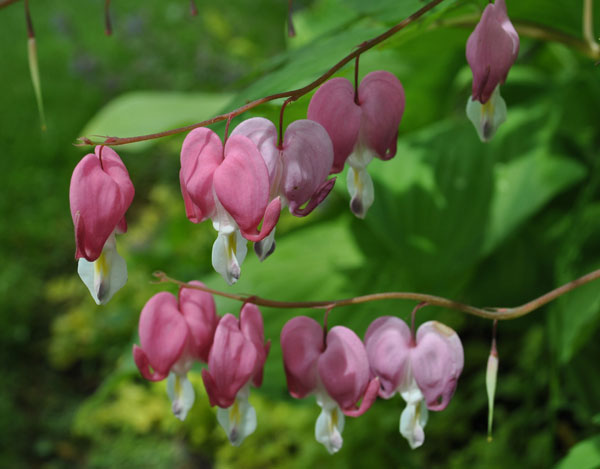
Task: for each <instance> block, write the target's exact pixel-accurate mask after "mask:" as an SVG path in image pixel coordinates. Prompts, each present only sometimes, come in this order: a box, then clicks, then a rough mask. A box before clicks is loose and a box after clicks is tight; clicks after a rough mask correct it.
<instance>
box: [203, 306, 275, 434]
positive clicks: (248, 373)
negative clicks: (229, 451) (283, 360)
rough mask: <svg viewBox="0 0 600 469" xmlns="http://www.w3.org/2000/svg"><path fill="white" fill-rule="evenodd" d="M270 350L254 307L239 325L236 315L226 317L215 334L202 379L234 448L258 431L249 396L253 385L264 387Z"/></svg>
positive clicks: (242, 314) (247, 309) (245, 308)
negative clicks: (262, 385)
mask: <svg viewBox="0 0 600 469" xmlns="http://www.w3.org/2000/svg"><path fill="white" fill-rule="evenodd" d="M269 347H270V342H267V343H265V339H264V332H263V319H262V316H261V314H260V310H259V309H258V307H257V306H256V305H253V304H245V305H244V306H243V307H242V310H241V312H240V319H239V321H238V320H237V319H236V317H235V316H233V315H232V314H226V315H225V316H223V318H222V319H221V321H220V322H219V325H218V326H217V329H216V331H215V337H214V341H213V345H212V348H211V350H210V355H209V357H208V369H204V370H202V379H203V380H204V387H205V388H206V392H207V393H208V398H209V400H210V405H212V406H215V405H216V406H218V407H219V409H218V410H217V420H218V421H219V423H220V424H221V426H222V427H223V429H224V430H225V432H226V433H227V437H228V438H229V441H230V442H231V444H232V445H234V446H239V445H240V444H241V443H242V441H244V439H245V438H246V437H247V436H248V435H250V434H252V433H253V432H254V430H255V429H256V411H255V410H254V407H252V405H250V403H249V402H248V396H249V395H250V384H253V385H254V386H255V387H259V386H260V385H261V384H262V376H263V367H264V365H265V361H266V359H267V355H268V353H269Z"/></svg>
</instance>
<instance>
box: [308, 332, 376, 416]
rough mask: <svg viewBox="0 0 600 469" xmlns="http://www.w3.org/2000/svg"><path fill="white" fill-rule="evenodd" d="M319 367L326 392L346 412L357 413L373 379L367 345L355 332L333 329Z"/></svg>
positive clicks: (328, 335) (320, 358) (329, 334)
mask: <svg viewBox="0 0 600 469" xmlns="http://www.w3.org/2000/svg"><path fill="white" fill-rule="evenodd" d="M317 367H318V370H319V377H320V378H321V381H322V383H323V385H324V386H325V389H326V390H327V393H328V394H329V395H330V396H331V397H332V398H333V399H334V400H335V401H336V402H337V403H338V405H339V406H340V407H341V409H342V410H343V411H344V412H347V411H351V410H354V409H355V408H356V404H357V403H358V401H359V400H360V399H361V398H362V397H363V395H364V394H365V391H366V390H367V386H368V384H369V381H370V377H371V376H370V370H369V361H368V359H367V352H366V350H365V346H364V345H363V343H362V341H361V340H360V339H359V337H358V336H357V335H356V334H355V333H354V331H352V330H351V329H348V328H347V327H343V326H335V327H334V328H332V329H331V330H330V331H329V332H328V334H327V345H326V347H325V351H324V352H323V353H322V354H321V356H320V357H319V360H318V363H317Z"/></svg>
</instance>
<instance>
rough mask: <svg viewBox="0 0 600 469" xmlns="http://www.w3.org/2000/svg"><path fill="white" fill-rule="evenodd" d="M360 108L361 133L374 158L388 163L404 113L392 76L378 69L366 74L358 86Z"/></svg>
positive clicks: (401, 91) (401, 94) (399, 89)
mask: <svg viewBox="0 0 600 469" xmlns="http://www.w3.org/2000/svg"><path fill="white" fill-rule="evenodd" d="M358 99H359V102H360V107H361V109H362V112H363V114H362V122H361V130H360V132H361V134H362V135H364V138H366V139H367V142H368V146H369V147H370V148H372V149H373V150H375V152H376V153H377V156H378V157H379V158H381V159H383V160H389V159H390V158H392V157H393V156H394V155H395V154H396V141H397V139H398V126H399V125H400V121H401V120H402V114H404V103H405V97H404V88H403V87H402V84H401V83H400V81H399V80H398V78H396V76H395V75H393V74H391V73H389V72H386V71H384V70H379V71H376V72H371V73H369V74H368V75H367V76H366V77H365V78H363V80H362V81H361V83H360V86H359V87H358Z"/></svg>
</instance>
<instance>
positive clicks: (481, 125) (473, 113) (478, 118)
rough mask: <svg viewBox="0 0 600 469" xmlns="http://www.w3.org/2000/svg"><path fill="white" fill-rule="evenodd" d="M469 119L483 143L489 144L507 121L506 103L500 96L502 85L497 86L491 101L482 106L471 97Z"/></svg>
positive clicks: (468, 103) (468, 109)
mask: <svg viewBox="0 0 600 469" xmlns="http://www.w3.org/2000/svg"><path fill="white" fill-rule="evenodd" d="M467 117H468V118H469V120H470V121H471V122H472V123H473V125H474V126H475V129H476V130H477V135H479V138H480V140H481V141H482V142H489V141H490V140H491V139H492V137H493V136H494V134H495V133H496V130H498V127H500V125H501V124H502V123H503V122H504V121H505V120H506V103H505V102H504V99H503V98H502V96H500V85H498V86H496V88H495V89H494V92H493V93H492V96H491V97H490V99H489V100H488V101H487V102H486V103H485V104H481V103H480V102H479V101H476V100H475V101H474V100H473V97H469V100H468V101H467Z"/></svg>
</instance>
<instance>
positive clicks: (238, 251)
mask: <svg viewBox="0 0 600 469" xmlns="http://www.w3.org/2000/svg"><path fill="white" fill-rule="evenodd" d="M246 244H247V242H246V239H244V237H243V236H242V235H241V233H240V231H239V230H237V229H236V230H235V231H233V232H231V233H223V232H219V235H218V236H217V239H216V240H215V243H214V244H213V250H212V265H213V267H214V269H215V270H216V271H217V272H218V273H220V274H221V276H222V277H223V278H224V279H225V281H226V282H227V283H228V284H229V285H233V284H234V283H235V282H237V281H238V279H239V278H240V274H241V267H240V266H241V264H242V262H244V259H245V258H246V254H247V253H248V247H247V246H246Z"/></svg>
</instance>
